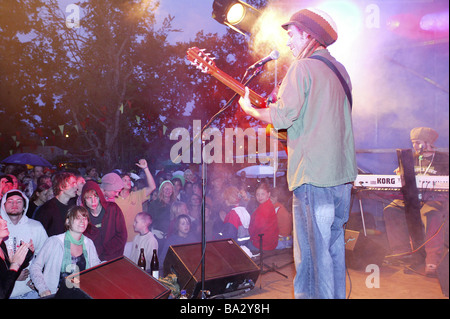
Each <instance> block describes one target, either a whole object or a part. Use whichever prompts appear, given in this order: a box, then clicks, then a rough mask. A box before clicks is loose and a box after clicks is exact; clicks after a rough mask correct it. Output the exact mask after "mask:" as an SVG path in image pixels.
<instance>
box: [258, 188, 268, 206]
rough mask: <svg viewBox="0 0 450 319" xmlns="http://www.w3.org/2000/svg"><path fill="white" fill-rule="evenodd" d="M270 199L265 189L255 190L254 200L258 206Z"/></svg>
mask: <svg viewBox="0 0 450 319" xmlns="http://www.w3.org/2000/svg"><path fill="white" fill-rule="evenodd" d="M269 199H270V193H269V192H267V191H266V190H265V189H262V188H258V189H257V190H256V200H257V202H258V203H259V204H263V203H265V202H267V201H268V200H269Z"/></svg>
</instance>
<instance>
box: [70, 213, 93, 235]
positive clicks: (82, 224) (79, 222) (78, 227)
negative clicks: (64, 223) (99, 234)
mask: <svg viewBox="0 0 450 319" xmlns="http://www.w3.org/2000/svg"><path fill="white" fill-rule="evenodd" d="M88 223H89V219H88V217H87V216H83V215H82V214H81V213H78V214H77V216H76V217H75V218H74V219H73V220H72V221H71V222H70V223H69V229H70V230H71V231H73V232H76V233H79V234H82V233H84V231H85V230H86V228H87V226H88Z"/></svg>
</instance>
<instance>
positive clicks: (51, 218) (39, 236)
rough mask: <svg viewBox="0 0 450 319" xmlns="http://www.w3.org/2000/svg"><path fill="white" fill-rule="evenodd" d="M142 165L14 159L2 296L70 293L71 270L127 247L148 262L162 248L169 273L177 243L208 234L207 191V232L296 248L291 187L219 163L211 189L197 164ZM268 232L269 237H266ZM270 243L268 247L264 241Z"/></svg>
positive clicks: (6, 182) (0, 239)
mask: <svg viewBox="0 0 450 319" xmlns="http://www.w3.org/2000/svg"><path fill="white" fill-rule="evenodd" d="M136 167H137V174H135V173H127V172H123V171H122V170H121V169H116V170H114V171H112V172H109V173H107V174H105V175H103V176H100V175H99V174H98V173H97V171H96V169H94V168H90V169H87V170H83V172H84V174H82V173H81V172H80V170H76V169H75V170H74V169H71V170H62V171H55V170H51V169H48V168H45V167H40V166H35V167H33V168H32V169H31V170H27V169H26V167H24V166H22V165H6V166H5V167H4V169H3V173H2V175H1V188H0V198H1V218H0V226H1V227H0V243H1V249H0V257H1V259H3V260H4V262H3V263H0V264H1V268H0V272H1V280H0V297H2V298H16V299H18V298H22V299H35V298H39V297H47V296H56V297H58V296H59V297H64V294H63V293H59V292H61V291H64V293H67V289H64V290H59V289H58V287H60V286H61V285H65V284H66V282H65V280H66V279H65V278H66V277H67V276H68V275H70V274H72V273H76V272H79V271H82V270H85V269H87V268H89V267H93V266H96V265H98V264H100V263H101V262H104V261H109V260H113V259H115V258H117V257H121V256H126V257H128V258H129V259H130V260H131V261H132V262H134V263H137V262H138V258H139V255H140V252H141V248H143V249H144V254H145V257H146V258H147V260H148V262H147V267H146V270H148V271H150V269H149V267H150V259H151V257H152V253H153V250H154V249H156V251H157V254H158V259H159V265H160V272H159V273H160V274H161V276H163V275H168V274H165V273H164V259H165V256H166V254H167V252H168V250H169V248H170V246H171V245H180V244H188V243H199V242H201V239H202V238H201V235H202V207H203V206H202V203H203V199H204V200H205V205H204V207H205V211H204V213H205V237H206V240H207V241H211V240H221V239H228V238H232V239H234V240H235V241H236V242H237V243H238V244H239V245H240V246H241V247H242V248H243V249H244V251H245V252H247V253H248V254H249V255H250V256H253V254H257V253H259V251H260V249H263V250H274V249H283V248H289V247H292V216H291V212H290V211H289V210H288V209H286V207H290V205H289V204H288V203H287V202H285V201H284V200H285V199H287V198H288V196H285V195H286V194H284V192H283V190H284V188H283V187H280V188H272V187H270V186H269V184H268V183H266V182H264V181H259V180H258V181H257V182H256V181H255V180H250V179H247V178H245V175H242V176H237V175H235V174H232V173H231V172H224V171H222V170H215V171H213V172H212V174H211V177H210V178H209V179H208V181H207V185H208V186H207V187H206V194H205V196H203V187H202V180H201V179H200V177H199V176H198V175H197V174H195V173H193V171H192V170H191V169H186V170H176V171H173V170H172V171H171V170H167V169H163V170H162V171H159V172H158V173H157V174H154V176H155V177H153V175H152V174H151V173H150V169H149V167H148V164H147V161H146V160H145V159H141V160H139V162H138V163H136ZM261 235H262V236H261ZM261 244H262V246H261Z"/></svg>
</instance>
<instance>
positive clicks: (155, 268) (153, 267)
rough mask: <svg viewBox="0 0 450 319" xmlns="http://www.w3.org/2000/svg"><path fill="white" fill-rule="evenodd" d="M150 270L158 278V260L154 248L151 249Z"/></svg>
mask: <svg viewBox="0 0 450 319" xmlns="http://www.w3.org/2000/svg"><path fill="white" fill-rule="evenodd" d="M150 271H151V272H152V276H153V277H154V278H155V279H159V261H158V255H157V254H156V249H153V256H152V261H151V263H150Z"/></svg>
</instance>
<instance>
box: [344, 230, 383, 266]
mask: <svg viewBox="0 0 450 319" xmlns="http://www.w3.org/2000/svg"><path fill="white" fill-rule="evenodd" d="M385 253H386V252H385V249H384V248H383V247H382V246H380V245H378V244H377V243H375V242H373V241H372V240H371V239H369V238H367V237H366V236H364V234H363V233H361V232H359V231H354V230H348V229H347V230H346V231H345V262H346V264H347V267H348V268H352V269H356V270H361V269H365V268H366V267H367V265H370V264H375V265H378V266H381V264H382V263H383V260H384V256H385Z"/></svg>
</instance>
